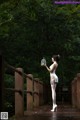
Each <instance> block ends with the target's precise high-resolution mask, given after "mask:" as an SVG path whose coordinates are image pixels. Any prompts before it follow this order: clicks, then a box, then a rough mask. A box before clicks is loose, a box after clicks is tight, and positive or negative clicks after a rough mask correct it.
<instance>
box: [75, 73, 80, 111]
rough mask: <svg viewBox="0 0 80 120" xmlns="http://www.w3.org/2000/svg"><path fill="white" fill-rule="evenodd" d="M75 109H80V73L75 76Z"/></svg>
mask: <svg viewBox="0 0 80 120" xmlns="http://www.w3.org/2000/svg"><path fill="white" fill-rule="evenodd" d="M76 95H77V103H76V104H77V108H78V109H80V73H78V74H77V94H76Z"/></svg>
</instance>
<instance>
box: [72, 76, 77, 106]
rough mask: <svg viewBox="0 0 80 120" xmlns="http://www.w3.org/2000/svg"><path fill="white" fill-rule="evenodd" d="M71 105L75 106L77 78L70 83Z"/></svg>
mask: <svg viewBox="0 0 80 120" xmlns="http://www.w3.org/2000/svg"><path fill="white" fill-rule="evenodd" d="M72 105H73V107H76V106H77V78H76V77H75V78H74V80H73V81H72Z"/></svg>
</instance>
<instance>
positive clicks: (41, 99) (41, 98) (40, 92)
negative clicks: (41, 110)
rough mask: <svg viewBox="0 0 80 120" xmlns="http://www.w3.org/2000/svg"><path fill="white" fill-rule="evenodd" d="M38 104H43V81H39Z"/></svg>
mask: <svg viewBox="0 0 80 120" xmlns="http://www.w3.org/2000/svg"><path fill="white" fill-rule="evenodd" d="M39 105H43V82H42V81H39Z"/></svg>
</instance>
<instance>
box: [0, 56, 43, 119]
mask: <svg viewBox="0 0 80 120" xmlns="http://www.w3.org/2000/svg"><path fill="white" fill-rule="evenodd" d="M5 66H6V67H7V68H9V69H11V70H12V71H13V72H14V75H15V88H5V86H4V78H3V77H4V68H5ZM24 79H26V89H25V90H24ZM43 87H44V85H43V82H41V81H40V79H39V78H35V77H34V76H33V75H32V74H26V73H24V71H23V69H22V68H15V67H13V66H11V65H9V64H7V63H6V62H4V59H3V57H2V55H0V91H1V94H0V99H1V104H0V106H1V109H0V110H1V111H4V108H3V106H4V97H3V96H4V90H5V89H6V90H9V91H13V92H14V94H15V116H17V117H18V116H19V117H20V116H23V115H24V92H26V110H32V109H33V108H34V107H38V106H40V105H43V104H44V96H43ZM44 88H45V87H44Z"/></svg>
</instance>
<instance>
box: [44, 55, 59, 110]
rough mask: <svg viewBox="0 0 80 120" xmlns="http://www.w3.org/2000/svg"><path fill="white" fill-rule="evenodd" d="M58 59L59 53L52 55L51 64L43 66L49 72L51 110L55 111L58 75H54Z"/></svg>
mask: <svg viewBox="0 0 80 120" xmlns="http://www.w3.org/2000/svg"><path fill="white" fill-rule="evenodd" d="M59 59H60V55H54V56H53V57H52V62H53V63H52V64H51V66H50V67H48V66H47V65H46V64H45V67H46V68H47V70H48V71H49V72H50V84H51V91H52V101H53V107H52V110H51V111H55V109H56V108H57V104H56V91H55V90H56V85H57V83H58V76H57V75H56V73H55V72H56V69H57V67H58V61H59Z"/></svg>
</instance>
